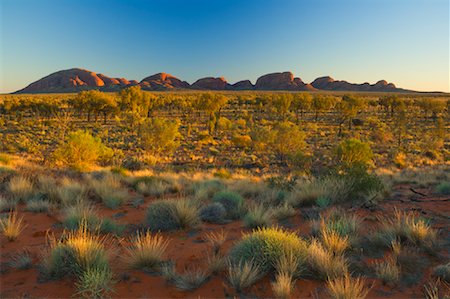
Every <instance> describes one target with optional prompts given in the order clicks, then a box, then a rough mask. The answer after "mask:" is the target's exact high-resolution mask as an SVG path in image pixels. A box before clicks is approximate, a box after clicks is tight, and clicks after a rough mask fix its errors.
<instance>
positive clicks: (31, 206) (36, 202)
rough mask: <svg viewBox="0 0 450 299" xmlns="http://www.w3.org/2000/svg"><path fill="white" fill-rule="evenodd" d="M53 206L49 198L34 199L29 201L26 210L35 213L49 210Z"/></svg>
mask: <svg viewBox="0 0 450 299" xmlns="http://www.w3.org/2000/svg"><path fill="white" fill-rule="evenodd" d="M50 208H51V203H50V201H48V200H40V199H32V200H30V201H28V202H27V207H26V210H27V211H30V212H33V213H43V212H48V211H49V210H50Z"/></svg>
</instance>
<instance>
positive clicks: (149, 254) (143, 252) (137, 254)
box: [128, 231, 169, 270]
mask: <svg viewBox="0 0 450 299" xmlns="http://www.w3.org/2000/svg"><path fill="white" fill-rule="evenodd" d="M130 243H131V244H132V245H131V248H130V249H129V250H128V256H129V257H128V262H129V264H130V266H131V267H132V268H136V269H142V270H152V269H154V268H155V267H158V266H159V265H160V263H161V262H162V261H163V256H164V253H165V252H166V250H167V246H168V245H169V242H168V241H167V240H166V239H165V238H164V237H162V236H160V235H152V234H151V233H150V232H149V231H147V232H146V233H145V234H139V233H138V234H137V235H136V237H134V238H131V240H130Z"/></svg>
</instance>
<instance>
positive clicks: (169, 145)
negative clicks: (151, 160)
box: [140, 117, 180, 155]
mask: <svg viewBox="0 0 450 299" xmlns="http://www.w3.org/2000/svg"><path fill="white" fill-rule="evenodd" d="M179 126H180V123H179V121H178V120H169V119H166V118H161V117H155V118H149V119H146V120H145V121H144V123H143V124H142V127H141V131H140V139H141V143H142V146H143V147H144V149H146V150H147V151H149V152H151V153H152V154H154V155H160V154H162V153H166V154H171V153H173V151H175V150H176V149H177V148H178V146H179V142H178V141H177V138H179V137H180V133H179V131H178V129H179Z"/></svg>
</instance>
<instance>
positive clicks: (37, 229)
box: [0, 185, 450, 298]
mask: <svg viewBox="0 0 450 299" xmlns="http://www.w3.org/2000/svg"><path fill="white" fill-rule="evenodd" d="M416 191H419V192H421V193H424V194H427V193H430V192H431V191H429V190H426V189H423V190H416ZM394 193H395V196H393V198H394V199H392V200H387V201H384V202H382V203H380V204H379V205H378V206H377V207H376V209H375V211H372V212H371V211H369V210H368V209H364V208H356V209H355V208H353V209H349V211H350V212H354V213H356V214H358V215H359V216H361V217H363V218H365V220H364V224H365V225H363V226H364V227H365V228H366V229H367V231H369V230H370V229H371V228H373V225H374V224H375V217H376V216H377V215H383V214H387V213H392V211H393V209H394V207H397V208H398V209H401V210H416V211H418V212H420V213H422V214H423V215H424V216H425V217H427V218H430V219H432V225H433V227H435V228H439V229H440V233H439V237H440V238H441V239H445V238H448V236H449V224H448V215H450V204H449V201H448V198H445V197H444V196H436V195H431V194H430V196H420V195H417V194H414V193H412V192H411V191H410V190H409V186H407V185H404V186H397V187H396V188H395V190H394ZM446 199H447V201H446ZM150 202H151V199H146V203H145V205H143V206H141V207H139V208H134V207H132V206H126V207H124V208H121V209H119V210H114V211H113V210H108V209H106V208H104V207H102V206H101V205H97V209H98V212H99V214H100V215H101V216H102V217H112V216H113V215H115V214H118V213H123V216H122V217H120V218H118V219H117V220H116V221H117V222H119V223H122V224H134V225H139V224H141V223H142V222H143V219H144V216H145V211H146V207H147V205H148V204H149V203H150ZM19 212H20V215H23V216H24V222H25V224H26V225H27V227H26V229H25V230H24V231H23V232H22V234H21V235H20V236H19V238H18V239H17V240H16V241H13V242H9V241H7V240H6V238H5V237H4V236H1V237H0V241H1V255H0V263H1V265H2V268H3V269H2V274H0V297H1V298H10V297H14V298H17V297H21V298H22V297H32V298H35V297H48V298H70V297H71V296H73V294H74V293H75V292H76V290H75V281H74V279H73V278H65V279H63V280H58V281H46V282H40V280H39V272H38V265H39V263H40V260H41V258H42V255H43V254H44V253H45V250H46V248H47V243H46V235H47V232H51V233H54V234H55V235H56V236H59V235H60V234H61V233H62V228H60V226H59V225H58V223H60V220H61V219H62V217H61V215H58V214H57V213H56V214H55V215H54V216H53V215H46V214H35V213H30V212H26V211H24V207H23V206H21V207H19ZM289 223H290V227H291V229H294V230H296V231H298V232H299V233H300V235H307V234H308V233H309V232H310V223H309V222H308V221H307V220H305V219H304V218H302V217H301V216H300V215H299V214H298V213H297V215H296V216H294V217H293V218H291V219H289ZM221 229H224V230H225V231H226V232H227V233H228V238H227V241H226V243H225V244H224V251H225V252H227V251H229V249H230V248H231V247H232V246H233V244H234V243H235V242H237V241H238V240H239V239H240V238H241V236H242V233H243V232H246V231H248V230H247V229H245V228H244V227H243V224H242V222H240V221H235V222H232V223H228V224H223V225H214V224H202V225H201V226H200V227H199V228H198V230H196V231H191V232H187V231H178V232H172V233H165V234H164V235H165V236H166V237H167V238H169V239H170V245H169V248H168V252H167V258H168V259H170V260H172V261H174V262H175V263H176V268H177V271H179V272H182V271H183V270H184V269H186V268H192V267H194V268H195V267H200V268H203V267H206V254H207V251H208V250H209V247H208V244H207V243H205V242H204V241H202V236H203V235H204V234H205V233H207V232H210V231H218V230H221ZM111 244H116V246H113V247H114V248H113V250H111V264H112V267H113V270H114V273H115V274H116V279H117V283H116V284H115V286H114V293H112V296H113V297H117V298H125V297H126V298H143V297H145V298H147V297H150V298H185V297H189V298H223V297H226V296H234V295H237V294H236V293H235V292H234V290H233V289H232V288H231V287H229V286H228V285H227V284H226V278H225V276H226V274H225V273H221V274H220V275H214V276H212V277H211V278H210V279H209V280H208V281H207V282H206V283H205V284H204V285H203V286H201V287H200V288H199V289H197V290H194V291H190V292H184V291H180V290H178V289H176V288H175V287H174V286H173V285H170V284H168V283H166V282H165V280H164V279H163V278H162V277H161V276H159V275H152V274H148V273H144V272H142V271H134V270H129V269H127V268H126V265H125V262H124V259H123V256H124V253H125V246H126V244H127V241H126V238H124V237H118V238H117V237H114V238H112V240H111ZM22 250H27V251H28V252H30V254H31V256H32V257H33V268H31V269H28V270H16V269H9V268H8V269H6V270H5V269H4V265H5V264H6V263H7V262H9V261H10V260H11V256H13V255H14V254H16V253H18V252H20V251H22ZM441 254H443V255H444V256H445V258H446V260H447V261H448V252H443V253H441ZM375 260H376V259H366V260H364V261H363V262H364V263H365V264H366V265H368V266H369V265H371V264H372V263H373V262H374V261H375ZM444 262H445V261H439V260H432V265H430V266H435V265H437V264H439V263H444ZM430 269H431V267H428V270H427V271H425V273H424V275H423V277H422V278H421V280H420V282H419V283H416V284H415V285H414V286H412V287H407V286H396V287H388V286H383V285H382V283H381V282H380V281H379V280H376V279H370V278H369V279H367V280H366V283H367V284H368V285H372V288H371V291H370V293H369V296H368V297H369V298H417V297H423V285H424V284H426V283H427V282H429V281H431V270H430ZM271 279H272V277H270V276H267V277H265V278H264V279H262V280H261V281H260V282H258V283H256V284H255V285H254V286H252V287H251V288H250V289H249V290H246V295H249V296H250V297H260V298H270V297H273V293H272V290H271V285H270V282H271ZM326 296H327V294H326V289H325V284H324V283H323V282H321V281H316V280H304V279H301V280H298V281H297V282H296V287H295V290H294V293H293V298H318V297H320V298H323V297H326Z"/></svg>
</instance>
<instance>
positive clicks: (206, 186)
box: [192, 179, 226, 200]
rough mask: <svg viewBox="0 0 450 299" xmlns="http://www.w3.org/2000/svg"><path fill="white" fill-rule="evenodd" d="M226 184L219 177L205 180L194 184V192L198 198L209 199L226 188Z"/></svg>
mask: <svg viewBox="0 0 450 299" xmlns="http://www.w3.org/2000/svg"><path fill="white" fill-rule="evenodd" d="M225 188H226V186H225V184H224V183H223V182H222V181H221V180H218V179H213V180H205V181H201V182H197V183H195V184H193V189H192V192H193V194H194V196H195V198H196V199H199V200H208V199H210V198H211V197H213V195H214V194H215V193H217V192H219V191H222V190H223V189H225Z"/></svg>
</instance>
